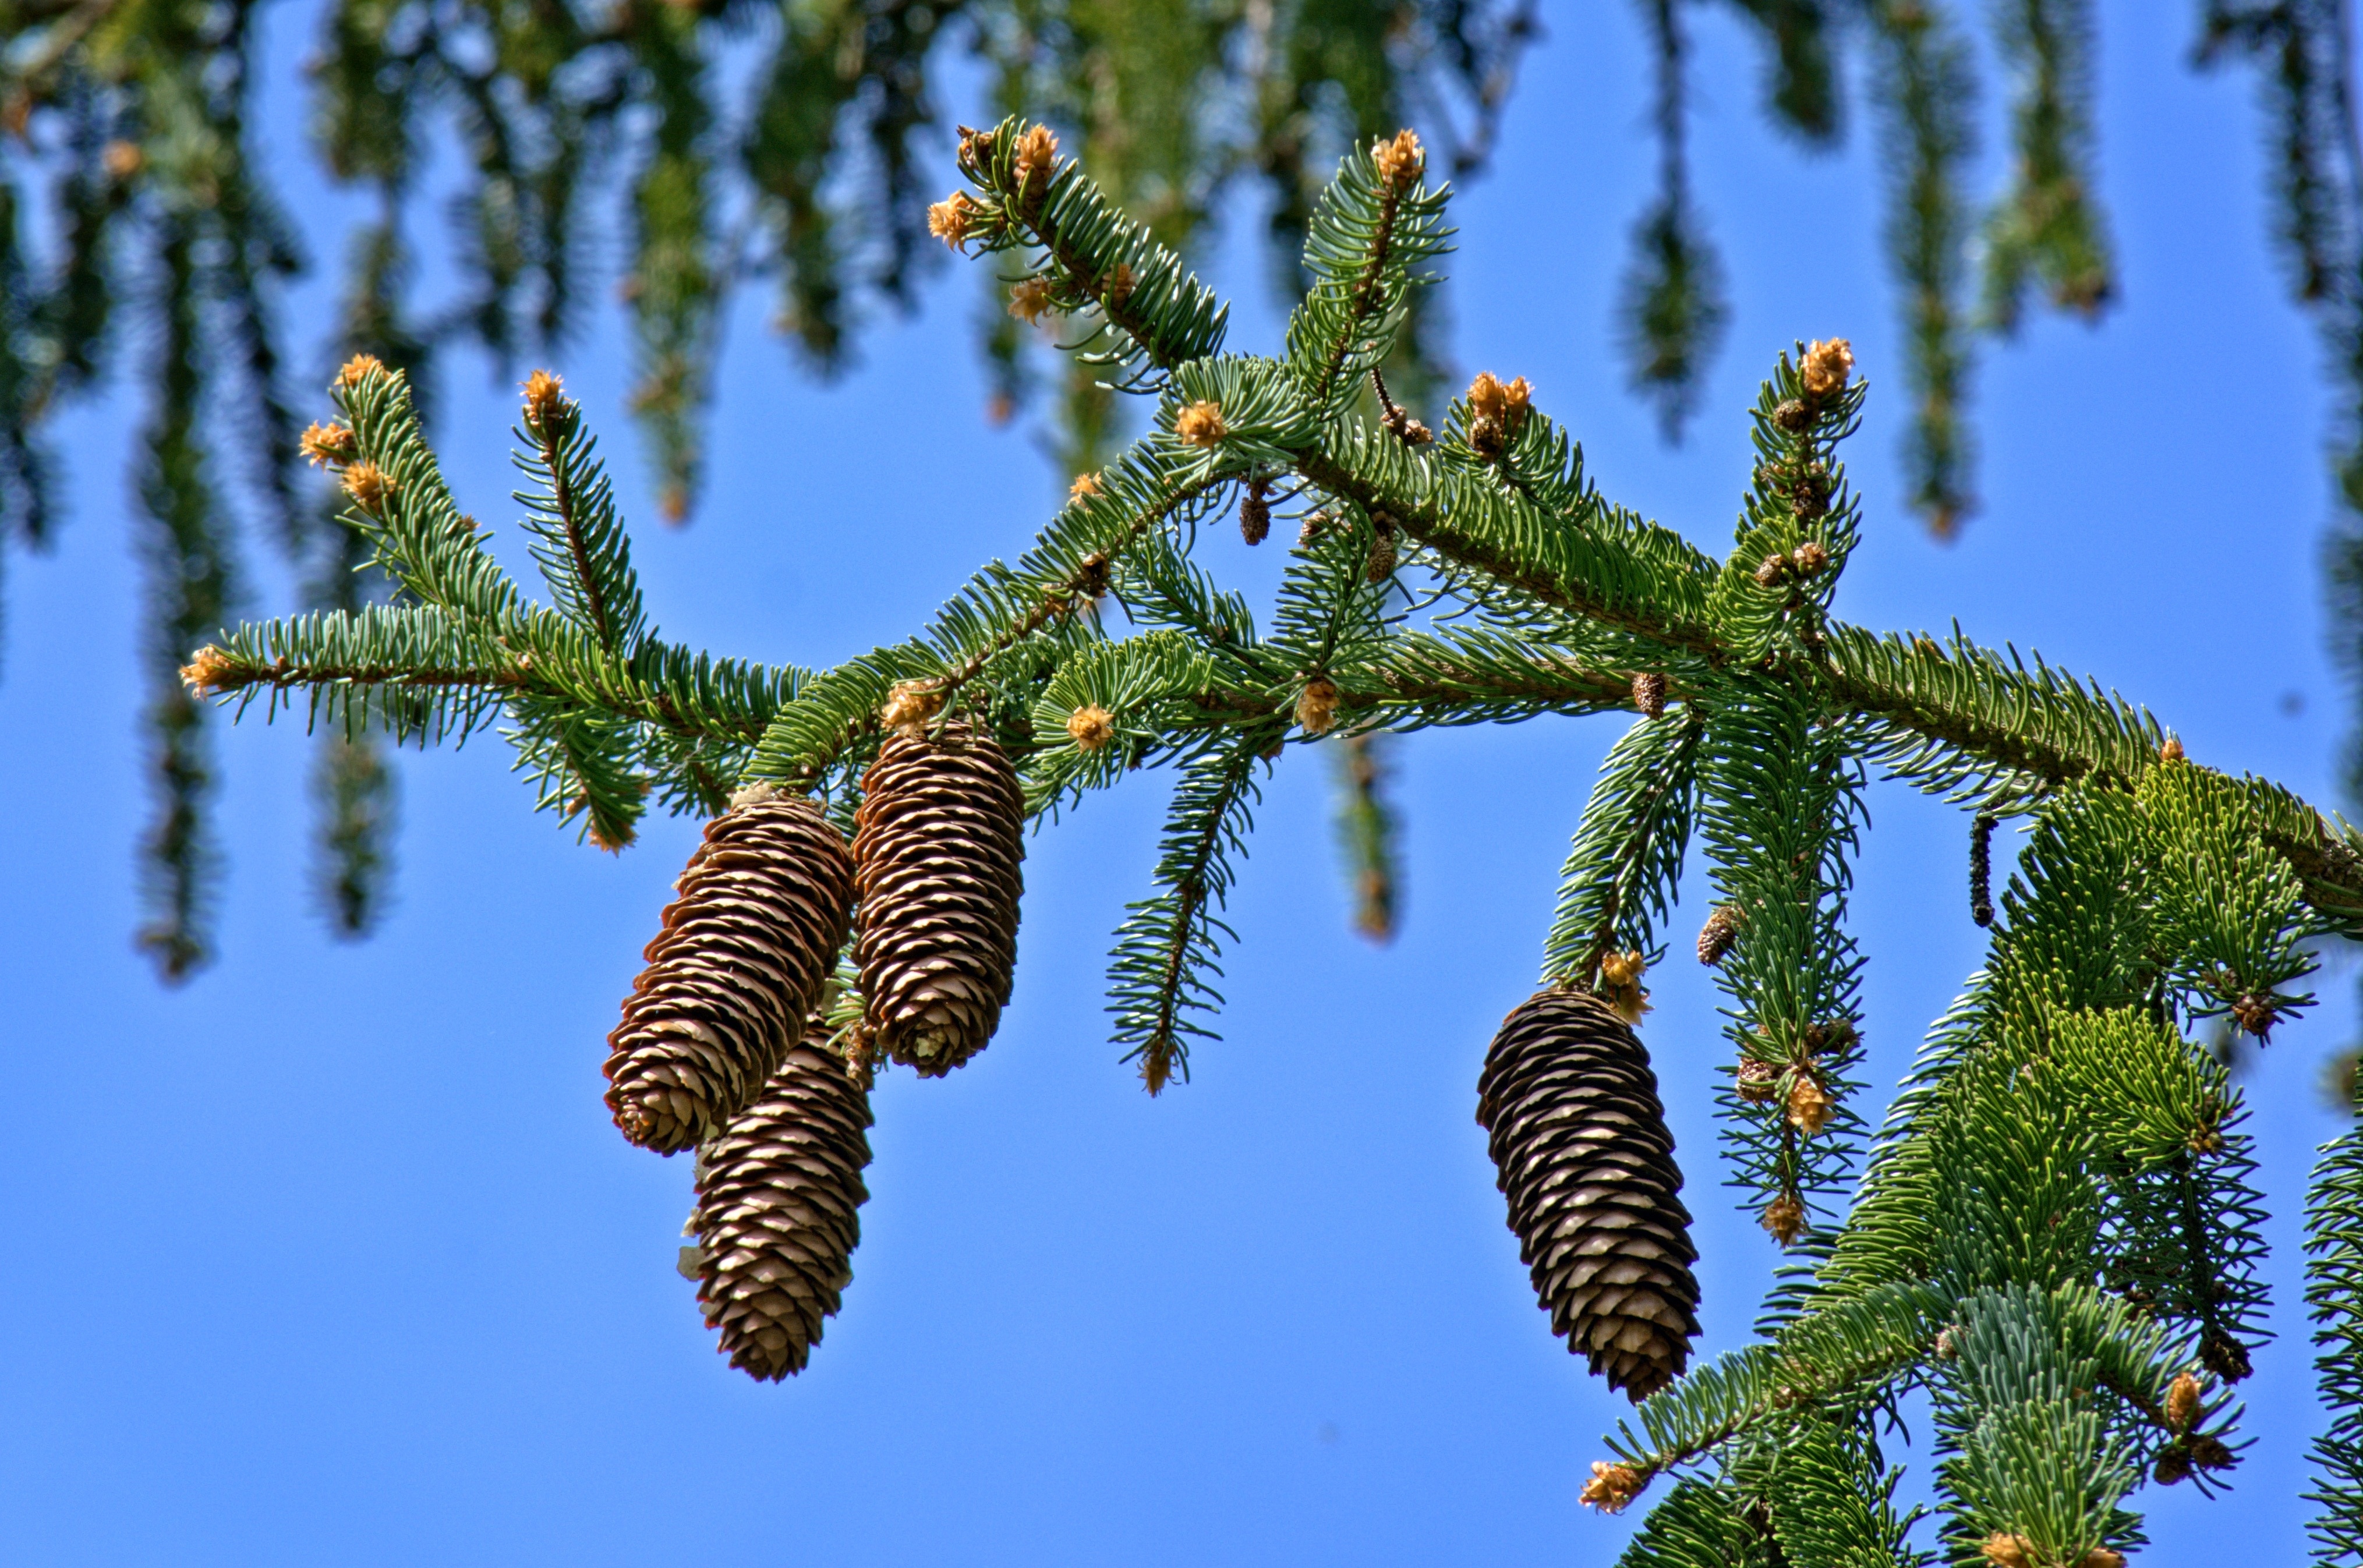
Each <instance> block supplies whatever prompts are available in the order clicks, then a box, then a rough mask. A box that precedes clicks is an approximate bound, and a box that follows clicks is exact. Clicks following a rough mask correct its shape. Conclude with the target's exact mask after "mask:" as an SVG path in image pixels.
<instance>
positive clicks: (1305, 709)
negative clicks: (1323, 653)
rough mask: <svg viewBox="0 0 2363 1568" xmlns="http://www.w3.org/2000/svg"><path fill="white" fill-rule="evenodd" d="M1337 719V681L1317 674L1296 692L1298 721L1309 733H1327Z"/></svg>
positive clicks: (1305, 731)
mask: <svg viewBox="0 0 2363 1568" xmlns="http://www.w3.org/2000/svg"><path fill="white" fill-rule="evenodd" d="M1296 723H1297V724H1298V725H1299V727H1301V728H1302V729H1303V730H1304V733H1305V734H1308V735H1325V734H1328V733H1329V726H1330V725H1331V724H1333V723H1337V682H1336V681H1334V680H1332V679H1329V678H1328V677H1327V676H1326V675H1316V676H1315V677H1314V678H1313V679H1310V680H1308V681H1306V682H1305V683H1304V690H1302V691H1300V692H1298V693H1297V694H1296Z"/></svg>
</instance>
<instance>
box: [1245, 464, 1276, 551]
mask: <svg viewBox="0 0 2363 1568" xmlns="http://www.w3.org/2000/svg"><path fill="white" fill-rule="evenodd" d="M1270 534H1271V499H1270V496H1268V495H1267V494H1266V493H1265V491H1264V484H1263V481H1262V480H1257V481H1256V482H1255V483H1253V484H1251V485H1249V486H1248V493H1247V496H1246V498H1245V499H1244V500H1242V501H1241V502H1239V537H1240V538H1242V539H1244V540H1246V541H1247V542H1248V544H1250V545H1260V544H1262V543H1263V542H1264V540H1265V539H1266V538H1267V537H1269V536H1270Z"/></svg>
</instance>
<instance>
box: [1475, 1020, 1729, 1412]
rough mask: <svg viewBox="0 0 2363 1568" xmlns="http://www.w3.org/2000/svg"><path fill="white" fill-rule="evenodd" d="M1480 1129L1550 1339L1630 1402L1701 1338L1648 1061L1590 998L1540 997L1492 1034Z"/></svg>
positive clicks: (1676, 1186)
mask: <svg viewBox="0 0 2363 1568" xmlns="http://www.w3.org/2000/svg"><path fill="white" fill-rule="evenodd" d="M1477 1120H1478V1121H1479V1122H1480V1123H1481V1124H1482V1125H1483V1126H1484V1128H1485V1130H1486V1131H1487V1132H1490V1133H1492V1140H1491V1142H1490V1144H1489V1147H1490V1149H1491V1151H1492V1156H1493V1165H1494V1167H1495V1169H1497V1170H1498V1171H1499V1172H1500V1173H1501V1176H1500V1181H1499V1185H1500V1187H1501V1189H1502V1191H1503V1193H1504V1194H1506V1195H1507V1197H1508V1198H1509V1201H1510V1229H1511V1230H1513V1231H1516V1232H1517V1233H1518V1242H1519V1246H1518V1256H1519V1258H1520V1260H1521V1261H1522V1262H1524V1263H1525V1264H1527V1265H1528V1267H1529V1268H1530V1269H1531V1270H1532V1271H1533V1275H1534V1282H1535V1293H1536V1294H1537V1296H1539V1297H1541V1298H1542V1305H1543V1307H1544V1308H1545V1309H1547V1310H1548V1312H1549V1313H1550V1315H1551V1331H1552V1332H1554V1333H1557V1334H1561V1335H1564V1336H1565V1337H1566V1339H1567V1342H1568V1346H1567V1348H1568V1350H1569V1352H1570V1353H1582V1354H1584V1355H1587V1356H1589V1357H1590V1358H1591V1360H1592V1371H1593V1372H1594V1373H1596V1374H1603V1375H1605V1376H1606V1377H1607V1379H1608V1384H1609V1386H1610V1387H1612V1388H1622V1389H1624V1390H1625V1393H1626V1394H1627V1395H1628V1396H1629V1397H1631V1398H1632V1400H1633V1402H1634V1403H1635V1404H1636V1405H1637V1404H1639V1403H1640V1402H1641V1401H1642V1400H1643V1399H1645V1398H1647V1397H1648V1396H1649V1395H1651V1394H1653V1393H1655V1392H1657V1390H1659V1388H1662V1387H1664V1386H1666V1385H1667V1384H1668V1383H1670V1382H1672V1381H1673V1379H1674V1376H1675V1375H1676V1374H1678V1373H1680V1372H1681V1369H1682V1366H1683V1364H1684V1363H1685V1362H1687V1361H1688V1360H1689V1359H1690V1342H1691V1340H1692V1338H1693V1337H1694V1336H1695V1335H1696V1334H1697V1333H1698V1331H1699V1323H1698V1314H1697V1309H1698V1299H1699V1290H1698V1282H1697V1281H1696V1280H1695V1279H1693V1278H1692V1275H1691V1270H1690V1265H1691V1264H1692V1261H1693V1260H1695V1259H1696V1258H1697V1256H1698V1249H1697V1248H1695V1247H1693V1246H1692V1245H1691V1240H1690V1222H1691V1216H1690V1211H1689V1210H1688V1209H1684V1208H1683V1207H1682V1205H1681V1199H1680V1198H1677V1197H1675V1194H1676V1193H1677V1192H1679V1191H1680V1190H1681V1185H1682V1175H1681V1171H1680V1170H1679V1169H1677V1168H1676V1166H1675V1165H1674V1140H1673V1135H1672V1134H1671V1133H1670V1132H1668V1131H1667V1130H1666V1113H1665V1110H1664V1108H1663V1107H1662V1106H1661V1105H1660V1104H1659V1101H1658V1080H1657V1077H1656V1075H1655V1074H1653V1073H1652V1072H1651V1071H1650V1070H1649V1055H1648V1053H1647V1051H1645V1050H1643V1049H1642V1048H1641V1042H1640V1040H1639V1039H1638V1038H1637V1037H1636V1035H1635V1034H1634V1032H1633V1031H1632V1030H1631V1029H1629V1028H1627V1027H1626V1026H1625V1023H1624V1021H1622V1020H1620V1019H1619V1018H1618V1017H1617V1016H1616V1014H1615V1012H1614V1011H1613V1010H1611V1009H1610V1008H1609V1006H1608V1005H1607V1004H1606V1003H1605V1002H1603V1001H1601V1000H1600V999H1598V998H1596V997H1593V996H1591V995H1589V994H1587V993H1585V992H1582V991H1576V990H1547V991H1540V992H1537V994H1536V995H1534V996H1532V997H1529V998H1528V999H1526V1000H1525V1002H1524V1003H1523V1004H1521V1005H1520V1006H1519V1008H1518V1009H1517V1010H1515V1011H1514V1012H1513V1013H1511V1014H1510V1016H1509V1017H1508V1018H1506V1019H1504V1020H1503V1022H1502V1032H1500V1033H1499V1034H1496V1035H1495V1036H1494V1037H1493V1045H1492V1050H1491V1051H1489V1052H1488V1053H1487V1054H1486V1056H1485V1071H1484V1074H1483V1076H1482V1077H1480V1078H1479V1079H1478V1082H1477Z"/></svg>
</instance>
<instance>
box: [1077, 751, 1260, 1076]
mask: <svg viewBox="0 0 2363 1568" xmlns="http://www.w3.org/2000/svg"><path fill="white" fill-rule="evenodd" d="M1279 734H1280V726H1279V724H1278V723H1277V722H1268V723H1266V724H1265V725H1264V726H1263V727H1262V728H1261V729H1260V730H1257V731H1249V732H1248V734H1246V735H1244V736H1243V737H1241V738H1240V739H1237V740H1235V741H1233V742H1231V743H1230V744H1229V745H1227V746H1226V748H1224V749H1222V750H1219V751H1212V752H1208V753H1207V754H1205V755H1204V756H1202V757H1200V758H1198V759H1196V760H1195V761H1193V763H1191V764H1190V765H1189V766H1187V767H1185V768H1184V769H1183V771H1182V781H1181V783H1180V785H1179V786H1178V787H1177V788H1176V790H1174V795H1173V805H1172V809H1171V812H1170V815H1169V816H1168V818H1167V821H1166V828H1165V834H1164V838H1163V840H1162V842H1161V844H1160V845H1159V857H1158V863H1157V873H1156V881H1157V885H1158V887H1159V889H1163V890H1162V891H1160V892H1159V894H1158V895H1157V896H1156V897H1154V898H1150V899H1148V900H1142V901H1140V902H1137V903H1134V904H1130V905H1127V906H1126V908H1127V909H1128V910H1129V911H1130V912H1129V913H1128V914H1127V915H1126V919H1125V922H1124V924H1123V925H1122V926H1120V927H1118V928H1117V931H1116V948H1115V957H1114V959H1113V960H1112V962H1111V963H1110V965H1109V968H1108V993H1109V999H1110V1000H1109V1006H1108V1010H1109V1011H1111V1012H1113V1013H1115V1018H1116V1026H1115V1039H1116V1043H1118V1044H1120V1045H1125V1046H1128V1047H1129V1050H1128V1051H1127V1052H1126V1055H1125V1060H1126V1061H1128V1062H1130V1061H1137V1062H1138V1063H1139V1064H1140V1077H1141V1082H1142V1083H1143V1084H1144V1085H1146V1086H1147V1088H1148V1092H1149V1093H1150V1094H1159V1093H1161V1092H1162V1091H1163V1090H1164V1088H1165V1086H1166V1084H1167V1083H1168V1082H1169V1081H1170V1079H1171V1078H1172V1077H1173V1075H1174V1074H1176V1073H1179V1074H1180V1075H1181V1077H1182V1081H1183V1082H1184V1083H1187V1082H1188V1081H1189V1078H1190V1043H1191V1041H1193V1039H1195V1040H1205V1039H1212V1038H1214V1032H1213V1031H1211V1030H1209V1029H1207V1028H1206V1027H1205V1026H1204V1025H1203V1024H1200V1023H1197V1022H1195V1021H1193V1020H1192V1019H1191V1017H1190V1014H1191V1013H1193V1012H1203V1011H1210V1010H1213V1009H1214V1008H1215V1007H1218V1006H1220V1005H1221V1002H1222V997H1221V995H1220V993H1218V992H1216V991H1215V989H1214V988H1213V986H1212V985H1211V984H1210V983H1209V981H1208V980H1207V979H1206V978H1205V977H1207V976H1210V975H1211V976H1215V977H1219V976H1220V975H1221V974H1222V972H1223V971H1222V966H1221V964H1220V962H1219V961H1218V946H1217V943H1216V938H1217V936H1224V937H1229V938H1230V939H1231V940H1233V941H1237V939H1238V938H1237V933H1236V932H1234V931H1233V930H1232V929H1231V928H1230V927H1229V926H1228V925H1226V924H1225V923H1224V922H1223V920H1222V918H1221V917H1220V916H1219V915H1218V914H1217V913H1216V912H1215V911H1218V910H1220V909H1221V908H1222V907H1223V904H1224V902H1225V901H1226V899H1227V898H1228V896H1229V893H1230V889H1231V881H1232V877H1233V872H1232V869H1231V864H1230V857H1231V856H1234V855H1244V854H1245V853H1246V852H1247V834H1248V830H1249V829H1250V828H1251V827H1252V825H1253V821H1252V818H1251V816H1250V812H1252V810H1253V807H1254V804H1255V801H1256V799H1257V796H1258V793H1259V792H1258V790H1257V789H1256V786H1255V769H1256V767H1257V766H1258V762H1259V756H1261V753H1262V752H1263V750H1264V749H1265V747H1266V746H1267V745H1269V744H1270V742H1271V741H1273V740H1276V739H1278V738H1279Z"/></svg>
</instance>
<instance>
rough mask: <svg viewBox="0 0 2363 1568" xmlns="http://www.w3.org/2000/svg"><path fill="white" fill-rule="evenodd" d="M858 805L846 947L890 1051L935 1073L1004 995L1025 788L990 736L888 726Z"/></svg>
mask: <svg viewBox="0 0 2363 1568" xmlns="http://www.w3.org/2000/svg"><path fill="white" fill-rule="evenodd" d="M862 790H863V796H862V801H861V809H860V812H858V813H857V814H856V815H855V817H854V823H855V833H854V838H853V863H854V867H855V872H854V887H855V891H856V892H857V893H858V894H859V895H860V937H859V938H858V940H857V942H856V944H855V948H854V954H855V956H856V958H857V959H858V961H859V962H860V966H861V994H862V996H863V998H864V999H866V1002H867V1009H868V1010H867V1013H866V1015H865V1019H864V1021H865V1022H866V1023H867V1025H868V1027H869V1028H870V1030H871V1032H872V1034H873V1035H875V1036H876V1038H877V1041H878V1043H879V1044H880V1045H881V1046H882V1047H883V1048H884V1050H885V1052H886V1054H887V1055H890V1056H892V1057H893V1059H894V1060H896V1061H898V1062H904V1063H908V1064H909V1065H910V1066H914V1067H916V1068H917V1069H918V1070H919V1074H920V1076H921V1077H942V1076H943V1075H944V1074H946V1073H949V1072H950V1071H951V1070H952V1069H953V1068H954V1067H957V1066H960V1064H961V1063H963V1062H965V1061H967V1060H968V1059H969V1058H970V1057H971V1056H973V1055H976V1054H977V1053H978V1052H979V1051H981V1050H982V1049H984V1043H985V1042H986V1041H988V1040H990V1039H992V1038H993V1030H994V1029H995V1028H997V1027H999V1025H1000V1022H1001V1009H1002V1006H1003V1004H1004V1003H1005V1002H1007V1001H1008V1000H1009V986H1010V975H1011V971H1012V970H1013V969H1014V968H1015V966H1016V963H1017V900H1018V895H1019V894H1020V893H1022V892H1023V891H1024V890H1025V882H1024V878H1022V876H1021V875H1020V873H1019V870H1018V862H1019V861H1021V860H1023V859H1024V858H1025V856H1026V841H1025V823H1026V797H1025V795H1024V794H1023V793H1022V792H1021V791H1020V790H1019V789H1018V787H1017V775H1016V773H1015V770H1013V769H1012V768H1011V767H1010V766H1009V758H1008V757H1007V756H1004V755H1003V754H1002V750H1001V748H1000V747H999V746H998V745H994V744H993V741H992V739H991V737H989V736H986V735H983V734H979V733H977V732H976V731H974V730H972V729H971V728H970V726H969V725H968V724H967V723H964V722H954V723H951V724H949V726H947V727H946V729H945V731H944V734H943V735H942V738H941V739H940V740H939V741H930V740H927V739H926V738H924V737H922V738H919V739H911V738H908V737H905V736H900V735H897V736H893V737H891V738H890V739H888V741H887V742H886V744H885V745H882V746H881V747H880V748H879V751H878V760H877V762H876V763H874V764H872V765H871V769H870V773H869V776H868V777H867V778H864V779H863V780H862Z"/></svg>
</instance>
